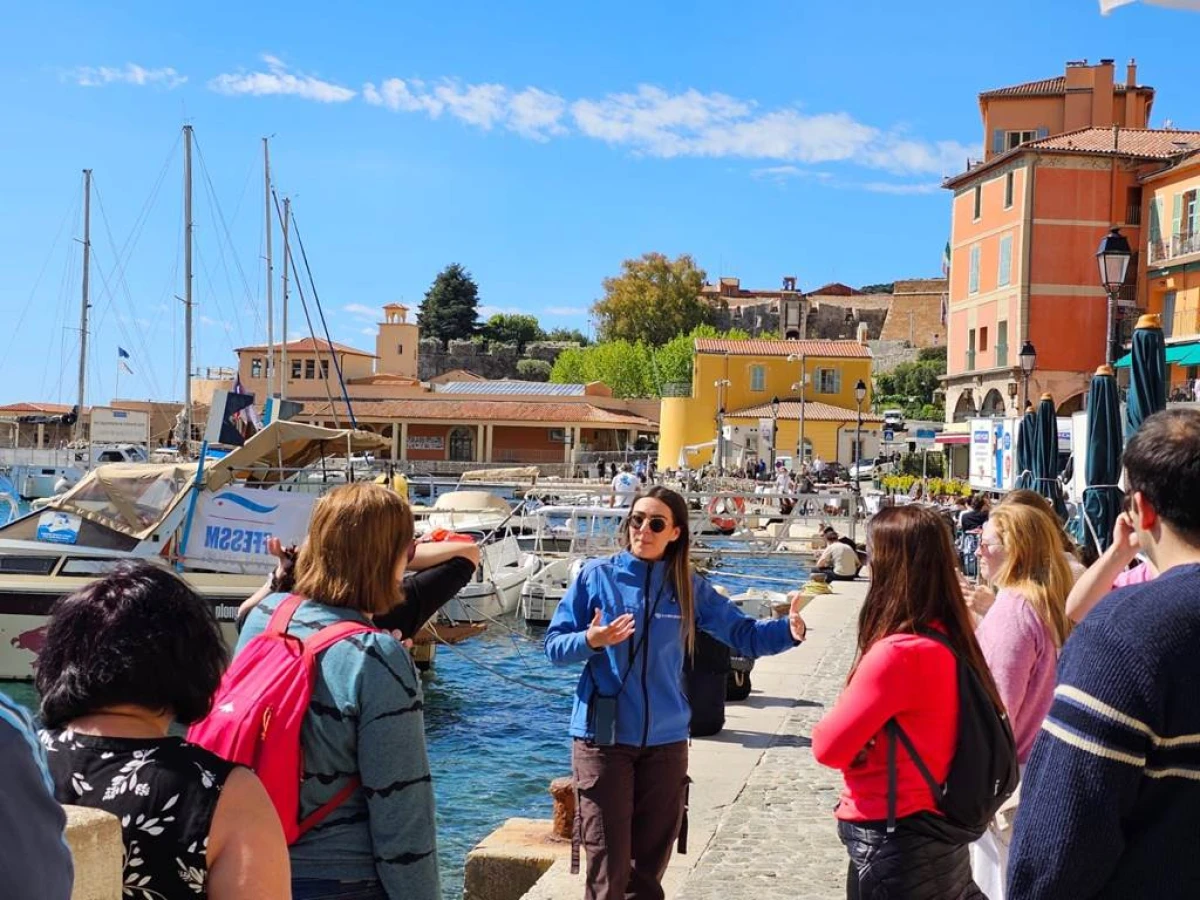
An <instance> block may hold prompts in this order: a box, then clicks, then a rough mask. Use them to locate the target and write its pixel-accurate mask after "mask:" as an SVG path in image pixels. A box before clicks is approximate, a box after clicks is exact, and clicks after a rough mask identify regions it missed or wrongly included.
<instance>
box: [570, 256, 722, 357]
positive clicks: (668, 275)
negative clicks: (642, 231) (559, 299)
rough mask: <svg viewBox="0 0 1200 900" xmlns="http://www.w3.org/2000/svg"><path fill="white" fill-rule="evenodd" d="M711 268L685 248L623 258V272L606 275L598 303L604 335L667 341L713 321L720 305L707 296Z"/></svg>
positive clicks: (613, 338) (657, 342) (597, 313)
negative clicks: (698, 263) (706, 282)
mask: <svg viewBox="0 0 1200 900" xmlns="http://www.w3.org/2000/svg"><path fill="white" fill-rule="evenodd" d="M704 278H705V274H704V271H703V270H702V269H699V268H697V267H696V263H695V261H694V260H693V259H692V258H691V257H690V256H688V255H687V254H683V255H681V256H679V257H677V258H676V259H674V260H671V259H668V258H667V257H666V256H664V255H663V254H661V253H647V254H645V255H644V256H642V257H641V258H640V259H627V260H625V262H623V263H621V274H620V275H618V276H616V277H614V278H606V279H604V297H603V298H601V299H600V300H597V301H596V303H595V304H594V305H593V306H592V313H593V314H594V315H595V316H596V320H597V322H598V323H599V332H600V339H601V340H602V341H628V342H631V343H637V342H639V341H640V342H642V343H645V344H647V345H649V346H651V347H661V346H662V345H663V344H665V343H667V341H669V340H671V338H673V337H675V336H676V335H678V334H687V333H688V332H690V331H691V330H692V329H693V328H695V327H696V326H697V325H703V324H706V323H707V324H711V323H712V322H713V321H714V319H715V316H716V313H717V310H716V309H715V308H714V307H713V306H712V305H711V304H709V303H708V302H707V301H705V300H703V299H701V297H700V290H701V288H703V287H704Z"/></svg>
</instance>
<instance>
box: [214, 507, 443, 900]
mask: <svg viewBox="0 0 1200 900" xmlns="http://www.w3.org/2000/svg"><path fill="white" fill-rule="evenodd" d="M414 548H415V545H414V544H413V518H412V511H411V510H410V509H409V507H408V503H407V502H405V500H404V499H403V498H402V497H400V496H399V495H398V494H396V493H395V492H394V491H389V490H388V489H387V488H385V487H382V486H380V485H374V484H365V483H355V484H349V485H345V486H343V487H339V488H336V489H334V490H333V491H330V492H329V493H328V494H326V495H325V496H324V497H322V498H321V499H320V500H318V501H317V504H316V507H315V508H314V510H313V516H312V523H311V525H310V526H309V534H308V541H307V542H306V543H305V544H304V546H303V547H301V549H300V555H299V558H298V559H297V560H296V584H295V588H294V593H295V594H297V595H299V596H300V597H302V598H304V600H303V602H302V604H301V605H300V607H299V609H298V610H297V611H296V613H295V615H294V616H292V618H291V619H290V620H289V622H288V623H287V633H288V634H289V635H293V636H295V637H298V638H301V639H304V638H307V637H309V636H311V635H313V634H315V633H316V632H317V631H319V630H320V629H322V628H325V627H327V626H329V625H333V624H336V623H339V622H353V623H362V624H368V625H369V624H374V623H373V618H374V617H376V616H386V615H387V614H388V613H389V612H392V611H393V610H395V609H396V608H397V607H398V606H399V605H400V602H401V597H400V590H401V589H400V584H401V579H402V578H403V576H404V573H405V569H406V567H407V564H408V560H409V558H410V554H411V553H412V552H413V550H414ZM285 597H286V595H285V594H282V593H277V594H272V595H271V596H269V597H267V598H266V599H265V600H263V601H262V602H261V603H260V604H258V606H256V607H255V608H254V609H253V610H252V611H251V612H250V614H249V616H247V618H246V623H245V625H244V626H243V628H242V633H241V636H240V638H239V640H238V648H237V652H239V653H240V652H241V651H242V650H243V649H244V648H245V647H246V645H247V644H249V642H250V641H251V640H253V639H254V638H255V637H256V636H258V635H259V634H262V633H263V631H264V630H265V629H266V627H267V625H268V623H269V622H270V621H271V618H272V614H273V613H274V612H275V610H276V608H277V607H278V606H280V604H281V603H282V602H283V601H284V599H285ZM421 710H422V695H421V680H420V677H419V675H418V674H417V670H416V666H415V665H414V664H413V661H412V658H411V657H410V656H409V655H408V651H407V650H406V649H405V648H404V646H403V645H402V643H401V642H400V640H398V639H397V638H396V637H395V636H394V635H393V634H391V633H390V632H389V631H387V630H380V631H373V632H369V633H365V634H358V635H355V636H354V637H352V638H347V639H345V640H341V641H338V642H337V643H335V644H333V645H332V646H330V647H329V648H328V649H326V650H324V651H323V652H322V653H321V655H320V656H319V657H318V659H317V676H316V683H315V684H314V685H313V689H312V699H311V702H310V704H309V708H308V713H307V714H306V715H305V718H304V723H303V727H302V731H301V739H300V743H301V750H302V752H303V759H304V768H305V774H304V778H303V780H302V782H301V786H300V818H301V819H304V818H306V817H308V816H310V815H312V814H313V813H314V812H315V811H316V810H318V809H320V808H321V807H323V806H325V805H326V804H328V803H329V802H330V801H332V800H333V799H334V798H335V797H337V796H338V795H339V794H340V793H342V792H343V791H344V790H347V789H349V790H350V792H349V794H348V796H347V797H346V799H345V800H344V801H343V802H342V803H341V804H340V805H339V806H337V808H336V809H334V811H333V812H332V813H330V814H329V816H328V818H326V819H325V820H324V821H322V822H321V823H320V825H319V826H318V827H316V828H313V829H312V830H309V831H307V832H305V833H304V834H303V835H302V836H301V837H300V838H299V839H298V840H297V841H296V842H295V843H293V844H292V845H291V847H290V848H289V850H290V855H291V861H292V877H293V882H292V890H293V896H294V897H295V900H309V898H321V900H325V898H336V897H346V898H351V897H352V898H354V900H377V898H378V900H441V888H440V886H439V880H438V865H437V835H436V822H435V817H434V795H433V785H432V781H431V778H430V772H429V758H428V755H427V753H426V749H425V723H424V717H423V714H422V712H421ZM356 782H357V786H355V784H356ZM263 896H268V895H266V894H264V895H263Z"/></svg>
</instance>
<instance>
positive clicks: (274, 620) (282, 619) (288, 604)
mask: <svg viewBox="0 0 1200 900" xmlns="http://www.w3.org/2000/svg"><path fill="white" fill-rule="evenodd" d="M303 602H304V598H303V597H301V596H300V595H299V594H288V595H287V596H286V597H284V598H283V602H282V603H280V604H279V605H278V606H277V607H275V611H274V612H273V613H271V618H270V620H269V621H268V622H267V627H266V628H265V629H264V630H263V633H264V634H267V635H270V636H271V637H281V636H282V635H284V634H287V630H288V625H290V624H291V621H292V616H294V615H295V614H296V610H298V609H299V608H300V604H301V603H303Z"/></svg>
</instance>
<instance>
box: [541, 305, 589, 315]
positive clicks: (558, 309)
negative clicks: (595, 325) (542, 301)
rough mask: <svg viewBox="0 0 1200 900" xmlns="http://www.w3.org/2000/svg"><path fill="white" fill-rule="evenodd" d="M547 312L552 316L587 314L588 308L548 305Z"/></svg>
mask: <svg viewBox="0 0 1200 900" xmlns="http://www.w3.org/2000/svg"><path fill="white" fill-rule="evenodd" d="M546 312H548V313H549V314H550V315H552V316H586V315H587V310H586V309H584V308H583V307H582V306H547V307H546Z"/></svg>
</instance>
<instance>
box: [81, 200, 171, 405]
mask: <svg viewBox="0 0 1200 900" xmlns="http://www.w3.org/2000/svg"><path fill="white" fill-rule="evenodd" d="M92 189H93V193H95V195H96V206H97V207H98V208H99V210H100V221H101V223H102V224H103V225H104V234H105V236H106V237H107V238H108V242H109V244H110V245H111V246H112V247H113V248H114V249H116V242H115V241H114V240H113V233H112V226H111V225H110V223H109V221H108V208H107V207H106V206H105V205H104V197H103V195H102V194H101V193H100V189H99V187H97V186H96V179H95V178H94V177H93V178H92ZM94 249H95V248H93V250H94ZM131 250H132V248H131ZM113 269H114V270H115V275H114V276H113V279H114V280H115V281H117V283H118V285H119V286H120V287H121V288H123V289H124V297H125V300H126V301H127V310H126V314H127V316H128V318H129V324H130V325H131V326H136V325H137V315H136V312H137V309H136V307H135V306H134V303H133V295H132V294H131V293H130V291H129V283H128V282H127V281H126V280H125V269H124V267H123V266H121V267H119V268H118V264H117V263H116V262H114V263H113ZM96 271H97V272H99V274H100V281H101V283H102V285H103V287H104V293H105V295H106V296H107V298H108V303H107V305H106V306H105V308H104V310H103V312H102V313H101V314H100V319H99V321H98V322H97V323H96V328H95V329H94V331H95V333H99V331H100V329H101V327H103V325H104V320H105V318H106V315H107V313H108V310H109V308H110V307H111V306H112V305H113V300H114V291H113V290H112V287H111V285H110V284H109V279H108V276H107V275H105V274H104V267H103V266H101V265H100V264H99V263H97V265H96ZM114 318H115V320H116V323H117V330H118V331H120V332H121V336H122V337H124V338H125V339H126V340H127V341H128V342H129V343H130V344H132V345H133V346H134V347H136V348H137V350H138V352H139V353H140V354H141V357H142V360H143V362H144V365H143V366H142V367H141V371H142V372H144V374H143V376H142V378H143V381H145V382H146V384H148V385H149V386H150V387H151V388H152V389H153V391H154V393H156V394H159V395H160V396H161V390H160V385H159V383H158V375H157V373H156V372H155V369H154V366H153V365H151V362H150V347H149V345H148V344H147V343H146V338H145V336H144V335H143V334H142V330H141V329H140V328H137V327H134V328H133V334H132V336H131V335H130V333H129V331H128V329H127V328H126V327H125V323H124V322H122V321H121V313H120V312H118V313H117V314H116V315H115V317H114Z"/></svg>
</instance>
